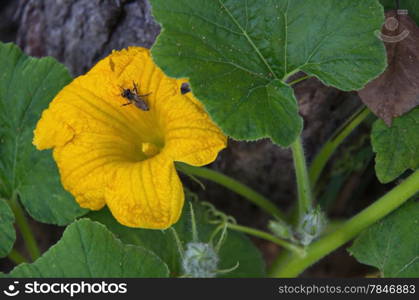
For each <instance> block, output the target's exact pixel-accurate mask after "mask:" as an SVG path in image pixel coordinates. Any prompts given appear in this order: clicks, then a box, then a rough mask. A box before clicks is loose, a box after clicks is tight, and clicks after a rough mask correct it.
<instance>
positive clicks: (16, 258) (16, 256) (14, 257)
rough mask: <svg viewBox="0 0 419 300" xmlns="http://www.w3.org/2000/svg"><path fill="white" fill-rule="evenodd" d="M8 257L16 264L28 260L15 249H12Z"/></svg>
mask: <svg viewBox="0 0 419 300" xmlns="http://www.w3.org/2000/svg"><path fill="white" fill-rule="evenodd" d="M7 257H8V258H9V259H10V260H11V261H12V262H13V263H14V264H16V265H19V264H21V263H25V262H28V261H27V259H26V258H25V257H24V256H23V255H22V254H20V253H19V252H18V251H17V250H15V249H12V251H10V253H9V255H8V256H7Z"/></svg>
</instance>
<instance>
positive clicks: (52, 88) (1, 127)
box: [0, 43, 85, 225]
mask: <svg viewBox="0 0 419 300" xmlns="http://www.w3.org/2000/svg"><path fill="white" fill-rule="evenodd" d="M70 80H71V78H70V76H69V74H68V71H67V70H66V68H65V67H64V66H63V65H61V64H59V63H58V62H57V61H55V60H54V59H52V58H50V57H48V58H42V59H37V58H32V57H28V56H26V55H25V54H24V53H22V51H21V50H20V49H19V48H18V47H16V46H15V45H13V44H3V43H0V195H1V196H2V197H3V198H6V199H10V198H11V196H12V195H13V193H17V194H18V195H19V197H20V200H21V202H22V203H23V205H24V206H25V208H26V210H27V211H28V213H29V214H30V215H31V216H32V217H33V218H35V219H36V220H38V221H41V222H46V223H52V224H57V225H64V224H68V223H69V222H72V221H73V220H74V219H75V218H76V217H78V216H80V215H82V214H83V213H85V210H82V209H81V208H80V207H79V205H78V204H77V203H76V202H75V201H74V199H73V197H72V196H71V195H70V194H69V193H67V192H66V191H64V190H63V188H62V186H61V183H60V177H59V175H58V170H57V168H56V165H55V163H54V162H53V160H52V156H51V152H48V151H42V152H41V151H37V150H36V149H35V147H34V146H33V145H32V138H33V130H34V128H35V125H36V123H37V121H38V120H39V118H40V116H41V112H42V111H43V110H44V109H45V108H47V107H48V104H49V102H50V101H51V100H52V98H53V97H54V96H55V94H56V93H57V92H58V91H59V90H60V89H61V88H62V87H63V86H64V85H65V84H67V83H68V82H69V81H70Z"/></svg>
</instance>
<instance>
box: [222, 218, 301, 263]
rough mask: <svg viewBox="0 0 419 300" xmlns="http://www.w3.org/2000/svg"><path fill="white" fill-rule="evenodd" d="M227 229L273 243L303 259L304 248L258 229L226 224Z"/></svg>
mask: <svg viewBox="0 0 419 300" xmlns="http://www.w3.org/2000/svg"><path fill="white" fill-rule="evenodd" d="M227 227H228V228H229V229H232V230H235V231H240V232H244V233H247V234H250V235H253V236H255V237H258V238H261V239H264V240H267V241H270V242H273V243H275V244H277V245H279V246H281V247H284V248H285V249H287V250H289V251H291V252H293V253H295V254H296V255H297V256H298V257H300V258H301V257H303V256H304V255H305V251H304V248H302V247H300V246H297V245H294V244H292V243H290V242H288V241H285V240H282V239H279V238H277V237H276V236H274V235H272V234H270V233H268V232H265V231H261V230H258V229H254V228H250V227H246V226H242V225H237V224H231V223H228V224H227Z"/></svg>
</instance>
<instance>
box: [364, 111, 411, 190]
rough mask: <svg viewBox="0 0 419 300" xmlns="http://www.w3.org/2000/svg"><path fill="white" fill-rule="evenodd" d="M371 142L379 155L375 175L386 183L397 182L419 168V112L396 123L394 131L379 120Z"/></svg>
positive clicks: (401, 118) (395, 121)
mask: <svg viewBox="0 0 419 300" xmlns="http://www.w3.org/2000/svg"><path fill="white" fill-rule="evenodd" d="M371 142H372V146H373V150H374V152H376V154H377V155H376V158H375V163H376V164H375V171H376V173H377V177H378V179H379V180H380V181H381V182H382V183H387V182H390V181H392V180H394V179H396V178H397V177H398V176H400V175H401V174H403V173H404V172H405V171H406V170H408V169H412V170H416V169H417V168H419V108H416V109H414V110H412V111H411V112H409V113H408V114H406V115H404V116H401V117H399V118H396V119H394V121H393V125H392V126H391V127H387V125H386V124H385V123H384V121H382V120H377V121H376V122H375V123H374V126H373V129H372V133H371Z"/></svg>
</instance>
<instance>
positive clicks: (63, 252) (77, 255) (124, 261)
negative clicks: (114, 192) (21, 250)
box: [9, 219, 169, 278]
mask: <svg viewBox="0 0 419 300" xmlns="http://www.w3.org/2000/svg"><path fill="white" fill-rule="evenodd" d="M9 275H10V276H11V277H43V278H45V277H54V278H62V277H65V278H69V277H86V278H95V277H101V278H102V277H118V278H121V277H122V278H123V277H168V275H169V270H168V268H167V266H166V264H165V263H164V262H162V261H161V259H160V258H158V257H157V256H156V255H155V254H153V253H152V252H151V251H149V250H147V249H145V248H142V247H138V246H133V245H124V244H123V243H122V242H121V241H120V240H118V239H116V238H115V236H114V235H113V234H112V233H111V232H110V231H109V230H107V229H106V227H105V226H103V225H102V224H99V223H97V222H92V221H90V220H88V219H81V220H79V221H76V222H74V223H72V224H71V225H69V226H68V227H67V229H66V230H65V231H64V234H63V237H62V238H61V240H60V241H58V243H57V244H55V245H54V246H52V247H51V248H50V249H49V250H48V251H47V252H46V253H45V254H44V255H42V257H40V258H39V259H37V260H36V261H35V262H34V263H32V264H26V263H24V264H21V265H19V266H17V267H16V268H15V269H14V270H13V271H12V272H11V273H10V274H9Z"/></svg>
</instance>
